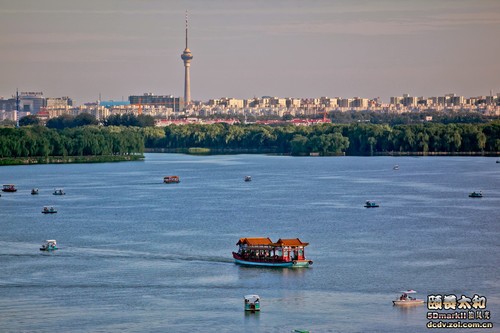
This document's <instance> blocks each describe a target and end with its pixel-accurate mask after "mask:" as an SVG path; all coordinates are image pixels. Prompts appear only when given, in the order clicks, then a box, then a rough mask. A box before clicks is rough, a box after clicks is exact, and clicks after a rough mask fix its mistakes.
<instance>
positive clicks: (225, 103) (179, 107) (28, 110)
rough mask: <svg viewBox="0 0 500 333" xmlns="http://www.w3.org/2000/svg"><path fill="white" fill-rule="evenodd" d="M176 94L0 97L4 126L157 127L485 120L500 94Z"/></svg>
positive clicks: (496, 111)
mask: <svg viewBox="0 0 500 333" xmlns="http://www.w3.org/2000/svg"><path fill="white" fill-rule="evenodd" d="M184 101H185V100H184V98H182V97H174V96H173V95H154V94H152V93H145V94H143V95H132V96H129V97H128V101H100V100H98V101H95V102H89V103H84V104H83V105H79V106H76V105H74V104H73V100H72V98H70V97H45V96H44V95H43V93H42V92H21V93H18V94H17V95H14V96H12V97H11V98H8V99H4V98H3V97H0V121H4V120H11V121H14V122H15V121H17V120H18V119H20V118H22V117H24V116H27V115H35V116H37V117H38V118H40V120H42V121H46V120H48V119H51V118H55V117H59V116H62V115H73V116H76V115H78V114H80V113H89V114H92V115H93V116H95V117H96V119H98V120H103V119H105V118H107V117H109V116H112V115H117V114H120V115H122V114H134V115H140V114H144V115H150V116H152V117H154V118H155V119H156V124H157V125H158V126H162V125H163V126H164V125H168V124H169V123H172V122H175V121H176V120H177V121H178V120H179V119H186V118H202V119H203V118H217V117H221V118H226V119H227V118H228V117H242V116H243V117H254V118H262V117H267V118H272V117H275V118H276V117H279V118H282V117H284V116H286V115H289V116H291V117H302V118H304V117H306V118H321V117H327V116H328V114H329V112H332V111H341V112H346V111H372V112H383V113H395V114H401V113H405V112H454V111H455V112H458V111H462V112H479V113H481V114H483V115H487V116H499V115H500V93H497V94H496V95H493V94H491V93H490V95H489V96H476V97H468V98H465V97H464V96H457V95H455V94H446V95H444V96H438V97H413V96H410V95H408V94H404V95H403V96H395V97H391V98H390V103H388V104H387V103H383V102H382V101H381V100H380V99H379V98H374V99H368V98H362V97H352V98H342V97H334V98H329V97H320V98H281V97H270V96H263V97H260V98H250V99H236V98H229V97H223V98H219V99H210V100H208V101H206V102H201V101H192V102H191V103H189V104H186V103H185V102H184Z"/></svg>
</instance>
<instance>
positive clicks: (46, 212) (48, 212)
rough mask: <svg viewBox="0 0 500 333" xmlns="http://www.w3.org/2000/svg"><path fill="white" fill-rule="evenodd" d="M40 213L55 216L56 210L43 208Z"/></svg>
mask: <svg viewBox="0 0 500 333" xmlns="http://www.w3.org/2000/svg"><path fill="white" fill-rule="evenodd" d="M42 213H43V214H55V213H57V209H55V208H54V207H48V206H45V207H43V209H42Z"/></svg>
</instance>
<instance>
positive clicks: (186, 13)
mask: <svg viewBox="0 0 500 333" xmlns="http://www.w3.org/2000/svg"><path fill="white" fill-rule="evenodd" d="M187 48H188V11H187V9H186V49H187Z"/></svg>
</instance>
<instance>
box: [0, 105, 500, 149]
mask: <svg viewBox="0 0 500 333" xmlns="http://www.w3.org/2000/svg"><path fill="white" fill-rule="evenodd" d="M21 120H23V122H21V121H20V123H22V124H23V125H25V126H21V127H19V128H14V127H0V158H24V157H47V156H118V155H132V154H142V153H143V152H144V149H145V148H149V149H153V150H160V151H167V152H184V151H188V149H193V148H197V150H196V151H197V152H200V151H201V152H211V153H238V152H255V153H278V154H291V155H310V154H318V155H343V154H346V155H385V154H420V155H428V154H429V155H430V154H498V152H500V121H498V120H496V121H489V122H481V121H478V122H475V123H459V122H456V123H448V124H443V123H434V122H427V123H417V124H399V125H392V126H391V125H389V124H373V123H367V122H354V123H353V122H350V123H347V124H339V123H336V124H328V123H326V124H318V125H314V126H295V125H276V126H268V125H258V124H240V125H228V124H225V123H218V124H212V125H199V124H190V125H170V126H167V127H165V128H160V127H154V126H152V125H153V124H154V119H152V118H151V117H149V116H139V117H136V116H133V115H124V116H113V117H110V118H109V119H106V120H105V121H104V123H103V124H101V125H97V122H96V121H95V118H93V116H90V115H85V114H84V115H78V116H75V117H74V116H61V117H57V118H53V119H50V120H49V122H47V124H46V126H41V125H39V124H38V123H37V122H36V121H35V119H34V118H33V119H32V118H27V119H24V118H23V119H21Z"/></svg>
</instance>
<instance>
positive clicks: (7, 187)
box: [2, 184, 17, 192]
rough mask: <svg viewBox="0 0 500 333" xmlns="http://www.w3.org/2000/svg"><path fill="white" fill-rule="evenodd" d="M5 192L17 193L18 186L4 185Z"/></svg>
mask: <svg viewBox="0 0 500 333" xmlns="http://www.w3.org/2000/svg"><path fill="white" fill-rule="evenodd" d="M2 191H3V192H17V188H16V185H14V184H4V185H3V188H2Z"/></svg>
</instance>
